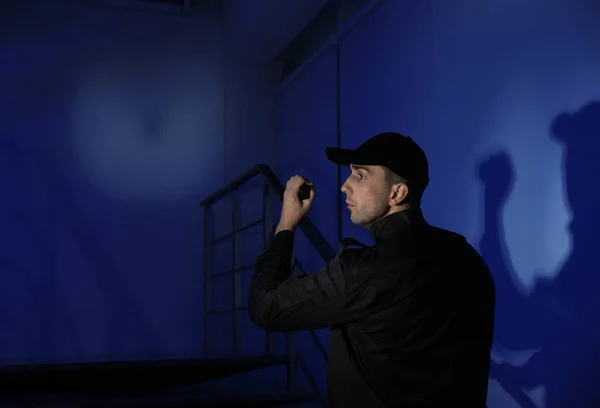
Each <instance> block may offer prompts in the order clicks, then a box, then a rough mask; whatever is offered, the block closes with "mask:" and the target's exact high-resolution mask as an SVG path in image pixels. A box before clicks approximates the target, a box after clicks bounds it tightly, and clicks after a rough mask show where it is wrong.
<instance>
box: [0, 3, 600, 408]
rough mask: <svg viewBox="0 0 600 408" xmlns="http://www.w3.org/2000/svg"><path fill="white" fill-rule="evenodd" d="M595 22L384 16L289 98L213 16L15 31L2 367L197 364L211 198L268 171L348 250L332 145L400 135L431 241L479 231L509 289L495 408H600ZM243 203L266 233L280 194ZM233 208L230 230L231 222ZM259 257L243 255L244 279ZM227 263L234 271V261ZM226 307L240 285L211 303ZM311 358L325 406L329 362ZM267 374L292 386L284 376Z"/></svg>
mask: <svg viewBox="0 0 600 408" xmlns="http://www.w3.org/2000/svg"><path fill="white" fill-rule="evenodd" d="M599 8H600V6H598V4H597V3H596V2H593V1H584V0H578V1H572V0H571V1H567V0H546V1H543V2H542V1H530V2H518V1H504V2H500V1H497V2H480V1H474V0H472V1H467V0H464V1H454V2H449V1H443V0H437V1H432V2H403V1H394V0H387V1H386V0H383V1H381V2H380V4H379V5H378V6H377V7H376V8H375V9H374V11H373V12H372V13H370V14H369V15H368V16H367V17H366V18H365V19H364V20H363V21H362V22H361V23H360V24H359V25H358V26H357V27H355V29H353V30H352V31H351V32H350V33H348V35H347V36H345V37H344V38H342V39H341V41H340V44H339V49H337V50H336V49H335V48H333V47H331V48H329V49H328V50H326V51H325V52H324V53H323V54H322V55H320V57H319V58H318V59H317V60H316V61H315V62H313V63H312V64H311V65H309V66H308V67H307V68H306V69H305V70H304V71H302V73H300V75H299V76H298V77H297V78H296V79H295V80H294V81H292V82H291V83H289V84H287V85H286V86H284V87H283V88H282V89H279V91H278V93H277V96H276V97H273V95H274V93H275V92H274V83H275V82H276V78H277V73H278V71H277V67H276V66H268V65H253V66H252V67H248V66H244V65H240V64H225V65H224V64H223V58H222V56H221V54H220V49H219V47H218V46H216V45H215V44H219V41H218V38H219V28H218V27H219V24H218V22H217V21H215V20H211V19H207V20H206V21H204V22H203V23H202V24H198V21H197V20H185V19H178V18H170V17H162V16H153V15H151V14H144V15H140V14H136V13H122V12H118V13H117V12H110V11H99V10H94V11H90V10H81V9H72V8H71V9H69V10H57V9H56V8H48V9H41V10H38V11H35V10H27V11H26V12H23V13H21V14H19V16H20V18H19V19H16V18H8V17H7V18H6V20H2V27H3V28H4V27H8V29H6V30H5V31H6V32H7V33H8V34H10V36H9V38H12V42H11V43H6V44H3V45H2V46H0V53H1V56H2V61H10V63H3V64H2V65H1V68H0V89H1V90H2V95H3V96H4V98H3V100H2V101H1V103H0V109H1V111H0V112H1V114H0V121H1V122H0V130H1V132H0V133H1V134H0V169H1V171H0V197H1V199H0V242H1V243H2V248H1V250H0V265H1V266H0V271H1V273H2V278H3V285H2V288H1V289H0V328H1V330H2V333H3V335H2V336H1V337H0V362H1V363H2V364H9V363H14V362H26V363H36V362H51V361H96V360H112V359H124V358H127V359H140V358H158V357H165V356H188V357H189V356H196V355H200V354H201V352H202V349H203V346H204V343H203V326H202V321H203V311H204V303H203V291H202V288H203V282H202V277H203V275H202V272H203V263H202V261H203V259H202V247H203V238H202V213H201V212H200V211H199V209H198V201H199V200H200V199H201V198H203V197H204V196H206V194H208V193H210V192H212V191H213V190H215V189H216V188H217V187H219V186H221V185H222V184H223V183H225V182H226V181H229V180H231V179H233V178H234V177H235V176H236V175H238V174H239V173H241V172H243V171H244V170H245V169H246V168H248V167H249V166H251V165H252V164H254V163H257V162H266V163H268V164H270V165H272V166H273V167H274V168H275V169H276V171H277V174H278V176H279V178H280V179H281V180H282V181H285V180H287V178H289V177H290V176H291V175H292V174H294V173H301V174H304V175H306V176H307V177H309V178H311V179H313V180H314V181H315V182H316V186H317V190H318V197H317V201H316V202H315V206H314V208H313V209H312V211H311V213H310V216H311V218H312V219H313V220H314V221H315V223H316V224H317V226H318V227H319V228H320V229H321V231H322V232H323V234H324V236H325V237H326V238H327V239H328V241H329V242H330V243H331V245H332V246H334V247H336V246H337V241H338V227H339V225H338V216H337V208H338V203H337V199H338V193H337V190H338V188H339V180H338V178H337V173H336V171H337V169H336V167H335V166H334V165H332V164H330V163H328V162H327V160H326V159H325V155H324V150H325V146H327V145H336V144H337V143H338V132H339V135H340V137H341V145H342V146H343V147H354V146H356V145H358V144H359V143H360V142H362V141H363V140H364V139H366V138H367V137H369V136H371V135H373V134H375V133H378V132H380V131H387V130H395V131H399V132H403V133H406V134H409V135H411V136H413V137H414V138H415V139H416V140H418V141H419V142H420V143H421V144H422V145H423V147H424V148H425V149H426V151H427V152H428V154H429V158H430V162H431V178H432V182H431V185H430V188H429V190H428V191H427V193H426V196H425V198H424V203H423V206H424V211H425V213H426V216H427V218H428V219H429V221H430V222H431V223H433V224H435V225H438V226H441V227H444V228H449V229H452V230H455V231H458V232H460V233H462V234H464V235H465V236H466V237H467V238H468V239H469V240H470V242H472V243H473V244H474V245H475V246H477V247H478V248H479V249H480V251H481V252H482V254H483V255H484V257H485V258H486V259H487V260H488V262H489V264H490V267H491V269H492V272H493V273H494V276H495V279H496V283H497V289H498V307H497V332H496V342H495V345H494V350H493V359H494V362H495V367H494V372H493V378H492V379H491V382H490V398H489V406H490V408H496V407H507V408H511V407H515V408H517V407H520V408H526V407H532V406H537V407H540V408H542V407H544V408H554V407H565V406H574V407H575V406H576V407H587V406H595V405H593V404H592V403H591V402H590V401H592V400H593V398H595V401H598V400H599V399H598V398H596V396H597V395H598V393H597V392H596V391H595V389H596V388H597V385H598V382H600V375H599V374H598V373H597V370H598V368H597V367H599V361H598V359H599V357H600V356H599V355H598V353H597V351H596V347H595V344H596V343H598V336H597V334H598V333H597V330H596V329H595V320H594V319H593V313H594V311H595V310H597V309H598V306H597V305H596V302H595V299H596V298H597V296H595V294H594V293H593V291H594V289H595V288H596V286H597V283H598V282H597V280H598V278H597V274H596V273H595V266H594V265H595V264H594V263H593V260H592V258H593V255H592V254H593V251H594V249H595V248H593V247H592V244H593V243H594V242H595V241H594V238H593V235H592V231H593V230H594V229H595V227H597V225H596V223H595V221H596V219H597V215H596V212H597V211H596V208H598V201H599V200H598V195H597V194H596V193H595V190H594V184H593V183H594V174H596V173H598V172H597V171H596V170H597V169H596V167H597V165H596V163H597V160H596V157H595V153H596V151H597V149H596V148H597V146H598V136H600V108H599V107H598V106H599V105H598V104H593V101H597V100H600V82H599V80H598V72H600V25H598V24H597V21H599V20H600V10H599ZM52 13H55V15H53V14H52ZM8 16H9V17H10V14H9V15H8ZM48 17H52V18H48ZM9 21H12V22H13V23H11V24H9ZM107 27H110V28H111V30H110V31H108V32H107V31H106V28H107ZM159 28H160V29H159ZM174 44H176V45H174ZM338 68H339V69H338ZM223 74H225V75H223ZM338 94H339V99H338ZM338 102H339V107H340V109H339V110H338ZM165 129H168V132H167V131H166V130H165ZM161 131H164V134H163V135H161ZM275 131H276V134H275ZM164 135H167V137H164V138H163V137H162V136H164ZM346 175H347V171H345V170H344V173H343V176H344V177H345V176H346ZM588 180H589V181H588ZM241 197H242V202H243V206H242V216H241V219H240V220H241V221H252V220H254V219H256V217H257V216H259V215H260V214H259V213H260V211H259V208H258V207H257V206H256V203H257V202H259V200H260V185H248V186H246V187H245V188H244V189H243V191H241ZM222 204H223V205H221V206H220V207H219V208H218V209H217V214H216V216H217V217H216V219H217V221H218V225H216V226H215V229H216V231H214V232H215V234H219V233H224V232H226V231H227V230H228V228H230V226H231V225H230V221H231V213H230V212H229V211H228V207H227V204H228V203H227V201H225V202H224V203H222ZM274 211H275V214H273V218H274V220H276V219H277V217H278V215H277V211H278V207H277V206H276V205H275V207H274ZM342 219H343V222H342V225H341V227H342V228H341V229H342V231H341V232H342V235H343V236H354V237H356V238H358V239H360V240H362V241H369V239H370V238H369V236H368V234H367V233H366V231H364V230H361V229H359V228H357V227H356V226H354V225H351V224H350V222H349V217H348V214H347V213H346V212H345V209H343V212H342ZM261 239H262V237H261V236H260V234H258V235H248V236H245V237H244V239H243V242H244V243H245V246H244V249H243V250H242V251H241V254H240V259H238V265H240V264H246V263H248V262H251V261H252V260H253V258H254V256H255V255H256V253H257V252H258V251H259V250H260V244H261V243H262V241H261ZM297 244H298V245H297V248H296V255H297V256H298V258H299V260H300V262H301V263H302V265H303V266H304V267H305V268H306V269H308V270H309V271H314V270H317V269H319V268H320V267H321V266H322V264H323V262H322V260H321V259H319V258H318V256H317V254H316V252H315V251H314V249H313V248H311V247H310V245H309V243H308V242H307V240H306V237H304V236H303V235H302V234H301V233H300V234H299V235H298V239H297ZM217 251H220V252H219V253H218V256H220V257H221V258H220V260H219V264H218V268H221V270H224V269H227V268H230V267H231V265H232V252H231V248H229V247H226V246H224V247H223V248H222V249H220V250H219V249H217ZM215 271H216V269H215ZM248 277H249V275H248ZM247 282H248V279H245V287H247ZM230 290H231V284H230V282H229V283H228V282H225V283H223V286H222V287H221V288H220V289H219V291H218V292H216V293H219V294H221V295H220V296H219V297H218V298H217V299H216V300H215V303H214V306H215V307H227V304H226V302H228V301H230V299H231V297H230V296H231V295H230V294H231V292H230ZM219 302H220V303H219ZM229 323H230V320H229V321H226V319H224V320H223V321H222V322H221V323H219V324H217V325H216V329H217V330H216V331H215V333H214V336H213V342H214V343H215V344H216V345H217V346H219V350H217V351H219V352H223V353H229V352H231V350H232V341H231V337H230V334H231V332H230V331H228V330H229V329H230V327H229V326H228V324H229ZM244 328H245V329H246V331H245V333H247V334H246V337H244V339H243V344H242V351H243V352H244V353H246V354H258V353H261V352H262V347H263V345H264V334H263V333H262V332H260V331H258V330H256V329H254V328H253V327H251V326H249V325H246V324H244ZM319 336H320V339H321V341H322V342H323V343H325V344H326V343H327V336H328V333H327V331H326V330H322V331H320V333H319ZM298 338H299V341H298V344H299V346H300V349H301V351H302V353H303V356H304V357H305V359H306V360H307V363H308V365H309V366H310V368H311V371H312V372H313V374H314V375H315V377H316V378H317V380H318V381H319V383H320V385H321V387H322V388H323V389H325V365H324V363H323V361H322V360H321V358H320V356H319V355H318V353H317V351H316V347H315V346H314V344H313V343H312V341H311V340H310V339H308V338H307V336H306V334H305V333H301V334H299V336H298ZM278 346H279V347H280V348H281V347H282V342H279V343H278ZM265 375H267V374H265ZM249 378H250V377H246V379H245V380H244V381H245V385H246V387H247V388H253V387H254V383H253V382H252V381H250V380H249ZM267 378H269V381H270V384H271V385H275V386H277V387H281V386H282V385H283V379H282V373H281V372H277V373H269V374H268V377H267ZM254 388H255V387H254ZM531 404H533V405H531Z"/></svg>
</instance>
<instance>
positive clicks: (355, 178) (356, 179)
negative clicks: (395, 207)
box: [342, 165, 392, 227]
mask: <svg viewBox="0 0 600 408" xmlns="http://www.w3.org/2000/svg"><path fill="white" fill-rule="evenodd" d="M350 169H351V170H352V173H351V174H350V176H349V177H348V179H346V182H345V183H344V185H343V186H342V192H343V193H345V194H346V204H347V205H348V208H349V210H350V214H351V215H350V218H351V220H352V222H353V223H355V224H358V225H362V226H364V227H369V226H370V225H371V224H372V223H373V222H375V221H377V219H379V218H381V217H383V216H385V215H386V214H387V213H388V212H389V210H390V194H391V191H392V189H391V186H390V185H389V184H388V182H387V181H386V179H385V170H384V169H383V168H382V167H380V166H356V165H350Z"/></svg>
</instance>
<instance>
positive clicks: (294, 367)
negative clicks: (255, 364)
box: [200, 164, 336, 407]
mask: <svg viewBox="0 0 600 408" xmlns="http://www.w3.org/2000/svg"><path fill="white" fill-rule="evenodd" d="M257 177H261V178H262V179H263V181H264V183H263V185H262V216H261V217H260V218H259V219H257V220H254V221H252V222H249V223H248V224H244V225H239V221H240V219H241V216H240V202H239V194H238V193H239V189H240V187H241V186H242V185H244V184H246V183H248V182H249V181H251V180H254V179H255V178H257ZM284 191H285V188H284V186H283V184H282V183H281V182H280V181H279V179H278V178H277V176H276V175H275V173H274V172H273V170H271V168H270V167H269V166H268V165H264V164H258V165H256V166H254V167H252V168H251V169H250V170H248V171H247V172H246V173H244V174H243V175H241V176H240V177H238V178H237V179H235V180H234V181H232V182H231V183H229V184H227V185H225V186H224V187H222V188H220V189H219V190H218V191H216V192H215V193H214V194H212V195H210V196H209V197H207V198H205V199H204V200H203V201H202V202H201V204H200V205H201V206H202V207H204V301H205V311H204V314H205V320H204V325H205V327H204V335H205V350H206V352H207V354H210V353H211V352H212V316H214V315H216V314H233V315H234V319H233V320H234V327H233V352H234V354H238V353H239V351H240V349H241V339H242V335H241V326H242V321H241V317H240V313H239V312H243V311H247V310H248V307H247V305H244V304H243V302H242V290H243V288H242V275H241V274H242V273H243V272H244V271H248V270H251V269H252V268H253V267H254V265H241V264H240V258H241V253H240V251H241V249H240V248H241V245H240V244H239V239H238V235H239V234H240V233H242V232H243V231H246V230H248V229H251V228H256V227H258V226H261V225H262V239H263V248H266V247H267V245H268V243H269V241H270V240H271V238H272V234H273V233H274V231H275V226H274V223H273V222H272V220H273V211H272V209H271V208H270V199H271V197H272V196H271V194H274V195H275V196H277V197H278V198H279V199H283V192H284ZM226 197H231V199H232V214H231V217H232V218H231V224H232V227H231V232H229V233H226V234H224V235H221V236H219V237H217V238H213V237H212V236H211V235H212V230H213V226H214V217H213V214H212V208H213V206H214V205H215V204H216V203H217V202H219V201H221V200H222V199H224V198H226ZM298 227H299V229H300V230H301V231H302V232H303V233H304V234H305V236H306V238H307V239H308V241H309V242H310V244H311V245H312V246H313V247H314V249H315V250H316V251H317V253H318V254H319V255H320V256H321V258H322V259H323V260H324V261H325V262H328V261H330V260H331V259H332V258H333V257H335V255H336V251H335V250H334V249H333V248H332V247H331V245H330V244H329V242H328V241H327V240H326V239H325V237H324V236H323V235H322V234H321V232H320V231H319V230H318V229H317V227H316V226H315V225H314V224H313V222H312V221H311V220H310V218H309V217H304V218H303V219H302V221H301V222H300V224H299V225H298ZM228 239H231V243H232V248H231V251H232V259H233V268H232V269H230V270H228V271H224V272H218V273H212V272H211V271H212V266H213V265H212V259H211V248H212V246H214V245H215V244H218V243H222V242H224V241H226V240H228ZM258 255H259V254H256V256H258ZM292 266H293V268H294V269H297V270H299V271H300V272H301V273H304V268H303V267H302V265H301V264H300V262H299V261H298V259H297V258H295V257H294V259H293V264H292ZM230 275H233V276H232V277H233V308H231V309H224V310H215V309H213V307H212V295H213V293H212V280H214V279H215V278H218V277H223V276H230ZM307 332H308V333H309V335H310V338H311V339H312V340H313V341H314V343H315V345H316V346H317V349H318V351H319V353H320V354H321V355H322V356H323V358H324V361H325V362H327V360H328V355H327V351H326V350H325V347H324V346H323V344H322V343H321V341H320V340H319V338H318V336H317V334H316V332H315V331H314V330H307ZM275 336H277V333H274V332H269V331H267V338H266V345H265V352H266V354H267V355H274V354H276V337H275ZM284 336H285V344H286V360H287V379H286V390H287V392H293V390H295V388H296V382H297V372H298V367H299V368H300V369H302V371H303V372H304V374H305V375H306V378H307V380H308V382H309V384H310V386H311V388H313V390H314V392H315V395H316V397H317V398H318V399H319V401H320V402H321V404H322V405H323V407H327V402H326V398H324V396H323V395H322V393H321V392H320V390H319V387H318V384H317V383H316V381H315V379H314V377H313V375H312V374H311V373H310V370H309V369H308V367H307V365H306V363H305V361H304V360H303V359H302V357H301V356H300V354H299V353H298V350H297V347H296V345H295V338H294V337H295V336H294V333H292V332H287V333H285V335H284Z"/></svg>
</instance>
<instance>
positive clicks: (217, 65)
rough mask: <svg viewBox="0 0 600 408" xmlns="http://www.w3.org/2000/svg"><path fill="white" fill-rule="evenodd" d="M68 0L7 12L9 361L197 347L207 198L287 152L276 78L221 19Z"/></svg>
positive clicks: (3, 138) (4, 123)
mask: <svg viewBox="0 0 600 408" xmlns="http://www.w3.org/2000/svg"><path fill="white" fill-rule="evenodd" d="M62 4H64V3H60V4H59V3H53V4H49V3H48V2H43V3H42V4H36V5H33V4H29V3H28V4H27V5H22V6H19V5H13V6H12V7H11V8H7V7H4V8H3V11H2V13H3V14H2V21H1V23H0V25H1V26H2V29H3V33H6V39H7V40H12V42H8V43H3V44H2V45H1V46H0V55H1V59H2V64H1V65H0V66H1V69H0V89H1V90H2V91H1V94H2V96H3V98H2V101H1V102H0V197H1V200H0V243H1V246H0V271H1V276H2V282H3V284H2V285H1V286H0V287H1V289H0V330H1V332H2V336H0V364H14V363H42V362H55V361H68V362H72V361H75V362H76V361H104V360H114V359H145V358H160V357H182V356H185V357H189V356H198V355H200V354H201V352H202V349H203V347H204V344H203V340H204V339H203V325H202V322H203V318H204V313H203V311H204V303H203V262H202V259H203V253H202V246H203V233H202V225H203V224H202V220H203V218H202V217H203V214H202V212H201V211H200V208H199V202H200V200H201V199H202V198H204V197H205V196H206V195H208V194H210V193H212V192H213V191H214V190H216V189H217V188H218V187H220V186H222V185H223V183H225V182H226V181H228V180H230V179H231V178H232V177H233V176H235V175H237V174H239V173H240V172H242V171H243V170H246V168H247V167H248V166H250V165H252V164H254V163H256V161H257V160H260V161H266V160H265V159H266V158H268V157H269V156H271V157H272V156H273V154H272V153H271V154H269V149H268V147H269V146H274V144H273V139H274V120H273V117H272V116H273V113H270V112H274V108H275V104H274V102H273V98H272V97H270V95H271V94H270V93H269V92H268V89H269V87H270V88H272V82H273V81H274V79H273V78H274V77H273V73H272V72H271V70H269V69H264V68H263V67H261V66H252V67H250V68H251V69H248V67H247V66H244V65H240V64H236V65H231V66H227V65H226V64H225V63H224V58H223V57H222V55H221V50H220V41H219V38H220V35H221V24H220V21H219V19H218V16H217V15H210V14H203V16H202V18H196V19H191V18H178V17H172V16H163V15H156V14H152V13H139V12H128V11H124V10H122V9H110V8H108V9H107V8H94V9H89V8H84V7H74V6H73V5H70V6H69V7H63V6H62ZM226 94H227V98H226V100H225V95H226ZM252 95H257V97H256V98H253V97H252ZM265 100H266V101H267V102H266V103H265V102H264V101H265ZM269 104H270V106H271V107H270V108H269V107H268V106H269ZM248 116H250V117H252V118H253V120H249V119H248ZM235 117H238V118H239V119H237V120H236V119H235ZM226 118H227V120H229V121H230V122H231V123H235V124H238V126H239V128H235V127H234V126H231V125H229V126H225V125H226V124H225V120H226ZM240 128H243V129H244V131H245V133H244V132H242V131H240ZM249 131H250V132H251V133H252V134H254V135H258V136H255V137H254V138H253V143H252V144H251V145H250V146H251V149H250V150H249V149H248V147H247V146H244V145H243V143H242V141H244V140H246V139H248V136H249V135H248V132H249ZM267 140H268V141H269V143H268V144H267V142H266V141H267ZM226 145H227V146H229V147H228V148H226ZM238 145H239V146H241V147H239V148H237V150H236V148H235V147H234V146H238ZM257 146H259V147H260V148H256V147H257ZM252 149H255V150H254V151H256V152H258V151H260V152H261V154H263V156H260V155H258V154H253V153H251V154H248V153H249V151H250V152H252V151H253V150H252ZM240 150H241V151H242V152H243V154H240V153H239V151H240Z"/></svg>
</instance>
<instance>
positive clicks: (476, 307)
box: [249, 209, 495, 408]
mask: <svg viewBox="0 0 600 408" xmlns="http://www.w3.org/2000/svg"><path fill="white" fill-rule="evenodd" d="M371 232H372V234H373V236H374V238H375V242H376V244H375V246H374V247H368V248H360V249H347V250H344V251H342V252H341V253H339V254H338V255H337V256H336V257H335V258H334V259H333V260H332V261H331V262H329V263H328V264H327V265H326V266H325V267H324V268H323V269H322V270H320V271H319V272H317V273H315V274H313V275H308V276H305V277H303V278H296V277H290V275H291V260H292V259H291V258H292V248H293V241H294V234H293V232H291V231H281V232H279V233H278V234H276V235H275V236H274V237H273V240H272V242H271V244H270V246H269V248H268V249H267V251H266V252H265V253H264V254H262V255H261V256H260V257H259V258H258V260H257V263H256V269H255V274H254V278H253V281H252V285H251V293H250V300H249V313H250V318H251V319H252V321H253V322H254V323H255V324H257V325H258V326H261V327H264V328H266V329H270V330H275V331H293V330H304V329H317V328H322V327H331V336H330V355H329V367H328V383H329V398H330V403H331V405H332V406H333V407H336V408H337V407H340V408H341V407H343V408H352V407H361V408H376V407H407V408H408V407H436V408H440V407H449V408H452V407H461V408H482V407H485V406H486V398H487V387H488V376H489V369H490V352H491V346H492V337H493V328H494V308H495V289H494V283H493V280H492V277H491V274H490V272H489V270H488V268H487V266H486V264H485V262H484V261H483V259H482V258H481V257H480V256H479V254H478V253H477V252H476V251H475V249H473V247H472V246H471V245H469V243H468V242H467V241H466V239H465V238H464V237H463V236H461V235H458V234H456V233H453V232H450V231H446V230H443V229H440V228H435V227H432V226H430V225H428V224H427V223H426V221H425V220H424V219H423V216H422V213H421V211H420V210H418V209H417V210H407V211H403V212H398V213H395V214H392V215H389V216H387V217H384V218H382V219H380V220H378V221H377V222H376V223H375V224H374V225H373V227H372V228H371Z"/></svg>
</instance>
